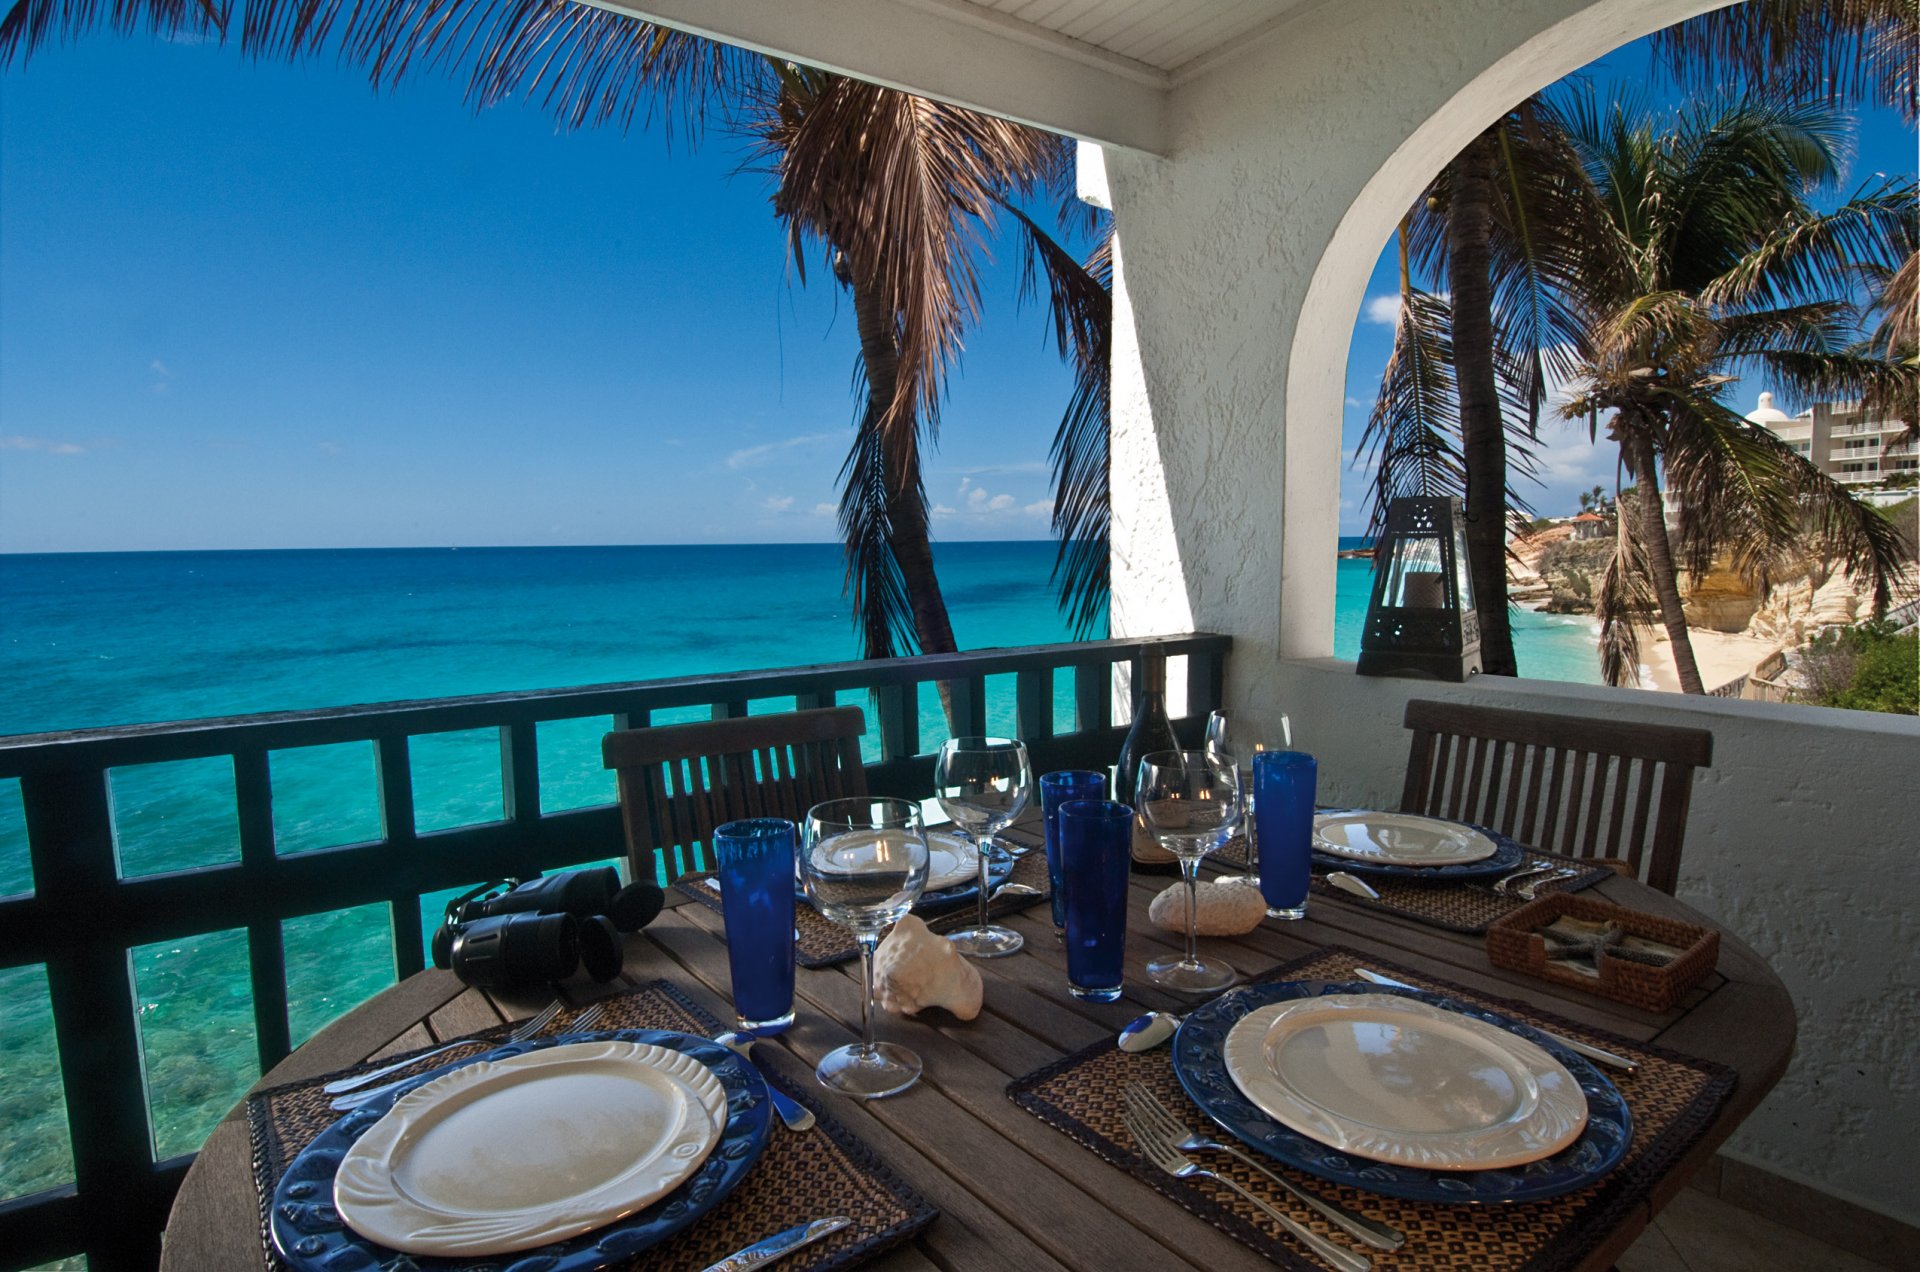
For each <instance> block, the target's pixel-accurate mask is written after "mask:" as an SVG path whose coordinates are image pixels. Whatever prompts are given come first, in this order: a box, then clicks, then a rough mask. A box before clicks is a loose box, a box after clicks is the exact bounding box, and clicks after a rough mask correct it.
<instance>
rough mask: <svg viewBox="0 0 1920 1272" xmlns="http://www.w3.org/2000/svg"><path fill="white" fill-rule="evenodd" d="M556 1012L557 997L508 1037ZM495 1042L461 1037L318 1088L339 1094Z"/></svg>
mask: <svg viewBox="0 0 1920 1272" xmlns="http://www.w3.org/2000/svg"><path fill="white" fill-rule="evenodd" d="M559 1014H560V1000H559V999H555V1000H554V1001H553V1002H551V1003H548V1004H547V1009H546V1010H545V1011H543V1012H541V1013H540V1014H539V1015H537V1016H533V1017H531V1018H529V1019H528V1020H527V1021H526V1022H525V1023H523V1024H521V1025H520V1026H519V1027H518V1028H516V1029H515V1030H514V1031H513V1032H512V1033H511V1034H509V1035H508V1040H509V1041H511V1042H518V1041H520V1039H522V1038H525V1037H528V1036H530V1035H532V1034H535V1033H538V1032H539V1031H540V1030H541V1029H543V1028H545V1027H546V1024H547V1022H548V1021H550V1020H552V1019H553V1018H554V1017H555V1016H557V1015H559ZM522 1030H524V1031H525V1032H522ZM497 1045H498V1044H497V1043H490V1042H479V1041H476V1040H475V1039H472V1038H462V1039H460V1040H459V1041H458V1042H450V1043H448V1044H447V1045H446V1046H444V1047H435V1048H434V1049H433V1050H432V1051H423V1052H421V1053H420V1054H419V1055H417V1056H409V1057H407V1058H406V1059H405V1060H398V1061H395V1062H394V1063H393V1064H390V1065H387V1066H385V1067H384V1068H379V1069H375V1070H374V1071H373V1072H371V1073H360V1074H355V1075H354V1076H353V1077H351V1078H338V1079H336V1080H334V1081H332V1082H329V1083H327V1084H326V1085H325V1086H323V1087H321V1088H320V1089H321V1090H322V1091H325V1092H326V1093H327V1094H328V1095H341V1094H344V1093H345V1092H348V1091H358V1090H359V1089H360V1088H361V1087H363V1086H365V1085H367V1084H368V1083H369V1082H378V1081H379V1080H380V1079H382V1078H384V1077H386V1076H387V1075H388V1074H389V1073H398V1072H400V1070H402V1069H408V1068H411V1067H413V1066H414V1065H416V1064H419V1063H420V1062H421V1061H422V1060H430V1059H432V1058H433V1057H434V1056H438V1055H445V1054H446V1053H447V1052H449V1051H452V1050H454V1049H456V1048H459V1047H491V1046H497Z"/></svg>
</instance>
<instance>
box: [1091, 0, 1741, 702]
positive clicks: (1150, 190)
mask: <svg viewBox="0 0 1920 1272" xmlns="http://www.w3.org/2000/svg"><path fill="white" fill-rule="evenodd" d="M1720 2H1721V0H1598V2H1597V3H1594V2H1592V0H1527V2H1524V3H1514V2H1513V0H1451V2H1450V3H1448V4H1445V5H1434V4H1430V3H1424V2H1423V0H1386V2H1385V3H1377V4H1368V5H1365V6H1352V5H1338V4H1327V5H1322V6H1319V7H1317V8H1313V9H1311V10H1310V11H1308V12H1305V13H1303V14H1302V15H1301V16H1300V17H1299V18H1298V19H1297V21H1296V22H1294V23H1292V24H1289V25H1288V26H1286V27H1283V28H1281V29H1280V30H1278V31H1276V32H1274V33H1273V34H1272V35H1271V36H1269V37H1268V38H1266V39H1264V40H1263V41H1261V42H1260V43H1259V44H1257V45H1255V46H1252V47H1249V48H1248V49H1247V50H1245V51H1243V52H1242V53H1241V54H1240V55H1239V56H1238V57H1236V58H1234V59H1233V60H1231V61H1229V62H1226V63H1224V64H1222V65H1219V66H1216V67H1214V68H1212V69H1211V70H1209V71H1208V72H1207V73H1206V74H1205V75H1204V76H1201V77H1199V78H1197V79H1195V80H1193V81H1191V82H1189V83H1186V84H1183V85H1181V86H1180V87H1179V88H1178V89H1176V90H1175V92H1174V95H1173V98H1172V101H1171V107H1172V109H1171V129H1170V131H1171V133H1172V138H1173V141H1172V145H1171V147H1170V152H1171V153H1170V156H1169V157H1168V158H1165V159H1157V158H1153V157H1150V156H1143V155H1138V154H1131V153H1127V152H1121V151H1111V150H1110V151H1108V152H1107V153H1106V155H1105V162H1106V170H1107V173H1106V175H1107V186H1108V193H1109V196H1110V198H1111V201H1112V206H1113V210H1114V215H1115V218H1116V226H1117V230H1118V236H1119V243H1120V254H1119V255H1120V266H1119V269H1118V271H1117V277H1116V323H1115V326H1116V330H1115V355H1114V437H1113V456H1114V465H1113V472H1114V528H1113V536H1114V606H1113V617H1114V627H1115V632H1116V634H1144V633H1148V632H1154V631H1178V630H1193V629H1202V630H1219V631H1226V632H1229V633H1231V634H1232V635H1233V636H1234V638H1235V640H1236V647H1235V655H1234V658H1233V667H1234V671H1233V673H1232V679H1231V682H1230V684H1229V695H1230V697H1233V698H1235V700H1237V701H1241V702H1242V703H1243V704H1244V705H1246V706H1249V707H1252V708H1253V709H1255V710H1261V709H1263V708H1266V709H1273V708H1277V706H1278V705H1279V704H1277V703H1276V704H1266V703H1263V702H1261V701H1260V699H1261V696H1262V689H1261V685H1262V683H1263V672H1264V670H1265V668H1267V667H1269V666H1270V665H1271V662H1272V660H1273V659H1275V658H1278V657H1292V658H1312V657H1325V656H1328V655H1330V654H1331V653H1332V650H1333V608H1334V579H1335V574H1336V561H1335V552H1336V548H1337V535H1338V518H1339V498H1340V496H1339V485H1340V472H1341V454H1340V420H1341V416H1342V405H1343V397H1344V382H1345V368H1346V360H1347V350H1348V345H1349V343H1350V338H1351V335H1352V330H1353V323H1354V320H1355V318H1356V316H1357V315H1358V312H1359V307H1360V304H1361V302H1362V299H1363V296H1364V292H1365V288H1366V284H1367V280H1368V277H1369V275H1370V273H1371V270H1372V267H1373V264H1374V262H1375V260H1376V259H1377V256H1378V254H1379V251H1380V247H1381V245H1382V244H1383V243H1384V242H1385V241H1386V240H1387V238H1388V237H1389V235H1390V234H1391V233H1392V230H1393V228H1394V226H1395V224H1396V223H1397V221H1398V220H1399V217H1400V215H1401V212H1402V211H1403V210H1404V209H1405V208H1406V207H1407V205H1408V204H1409V203H1410V202H1411V201H1412V200H1413V199H1414V198H1415V197H1416V196H1417V195H1418V193H1419V191H1420V189H1421V188H1422V187H1423V186H1424V185H1425V183H1426V182H1427V181H1428V180H1429V179H1430V178H1431V177H1432V175H1433V174H1434V173H1435V172H1437V171H1438V170H1439V169H1440V167H1441V166H1442V165H1443V164H1444V163H1446V162H1447V160H1448V159H1449V158H1450V157H1451V156H1452V155H1454V154H1455V153H1457V152H1458V151H1459V149H1460V148H1461V147H1462V146H1463V145H1464V144H1465V143H1466V142H1467V141H1468V140H1469V139H1470V138H1471V137H1472V136H1473V135H1474V134H1475V133H1477V132H1478V131H1480V130H1481V129H1483V128H1484V127H1486V125H1487V124H1488V123H1490V122H1492V121H1493V120H1494V119H1495V118H1497V117H1498V116H1499V115H1500V113H1501V112H1503V111H1505V110H1507V109H1510V108H1511V107H1512V106H1513V104H1514V103H1516V102H1518V101H1520V100H1522V99H1523V98H1525V97H1526V96H1527V95H1528V94H1530V93H1532V92H1535V91H1537V90H1538V89H1540V88H1543V87H1545V86H1546V85H1548V84H1551V83H1552V82H1554V81H1555V80H1557V79H1559V78H1561V77H1562V76H1564V75H1566V74H1568V73H1569V72H1572V71H1574V70H1577V69H1578V68H1579V67H1581V66H1583V65H1585V64H1586V63H1587V62H1590V61H1592V60H1593V59H1594V58H1596V57H1599V56H1601V55H1603V54H1605V53H1607V52H1609V51H1611V50H1613V49H1615V48H1618V47H1619V46H1620V45H1622V44H1625V43H1627V42H1629V41H1631V40H1634V39H1637V38H1639V37H1641V36H1643V35H1646V34H1648V33H1649V32H1652V31H1655V30H1658V29H1660V28H1662V27H1664V26H1668V25H1671V24H1672V23H1674V22H1677V21H1680V20H1682V19H1684V18H1687V17H1691V16H1693V15H1695V14H1698V13H1701V12H1705V11H1706V10H1708V9H1711V8H1715V7H1718V4H1719V3H1720ZM1276 566H1277V568H1276Z"/></svg>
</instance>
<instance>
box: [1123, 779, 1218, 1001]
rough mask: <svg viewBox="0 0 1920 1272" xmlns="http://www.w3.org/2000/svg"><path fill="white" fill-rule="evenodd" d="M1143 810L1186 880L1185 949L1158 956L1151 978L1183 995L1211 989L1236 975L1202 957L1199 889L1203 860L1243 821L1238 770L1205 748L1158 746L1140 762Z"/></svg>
mask: <svg viewBox="0 0 1920 1272" xmlns="http://www.w3.org/2000/svg"><path fill="white" fill-rule="evenodd" d="M1135 792H1136V794H1135V797H1136V798H1137V799H1138V800H1139V801H1140V815H1141V816H1142V817H1143V818H1144V819H1145V820H1146V823H1147V829H1149V830H1151V831H1152V832H1153V835H1154V838H1156V839H1158V840H1159V841H1160V846H1161V847H1163V848H1165V849H1166V850H1167V851H1168V852H1170V853H1172V854H1173V855H1174V856H1176V857H1178V858H1179V859H1180V873H1181V875H1182V876H1183V877H1184V878H1185V879H1186V883H1187V952H1186V956H1185V957H1184V958H1173V957H1164V958H1156V959H1154V960H1153V961H1152V962H1150V963H1148V964H1147V979H1148V980H1150V981H1152V982H1153V983H1154V984H1156V985H1158V986H1160V987H1161V988H1162V989H1170V990H1173V991H1174V992H1176V993H1182V994H1208V993H1212V992H1214V991H1216V990H1221V989H1225V988H1226V987H1227V986H1229V985H1231V984H1233V982H1234V981H1235V980H1236V979H1237V976H1236V974H1235V972H1234V970H1233V969H1232V968H1231V967H1229V966H1227V965H1226V964H1225V963H1221V962H1218V961H1211V960H1207V959H1203V958H1201V957H1200V942H1199V934H1198V932H1197V931H1196V926H1197V922H1198V919H1199V913H1198V909H1197V898H1196V893H1195V888H1196V886H1197V885H1198V883H1199V881H1200V860H1201V858H1203V857H1205V856H1206V855H1207V854H1208V853H1210V852H1212V851H1214V850H1215V849H1217V848H1219V847H1220V845H1222V844H1224V843H1226V842H1227V839H1228V838H1229V837H1230V836H1231V835H1232V834H1233V828H1234V827H1235V826H1236V825H1238V824H1239V822H1240V774H1239V772H1238V771H1237V770H1235V768H1234V767H1233V765H1231V764H1222V763H1220V762H1219V761H1218V760H1216V759H1214V758H1213V757H1212V756H1211V755H1209V754H1207V753H1206V752H1205V751H1156V752H1154V753H1153V754H1152V755H1149V756H1147V757H1146V758H1145V759H1143V760H1141V761H1140V780H1139V782H1138V783H1137V784H1136V786H1135Z"/></svg>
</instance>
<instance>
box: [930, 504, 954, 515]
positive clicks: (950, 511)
mask: <svg viewBox="0 0 1920 1272" xmlns="http://www.w3.org/2000/svg"><path fill="white" fill-rule="evenodd" d="M931 515H932V516H935V517H955V516H958V515H959V512H958V510H957V509H954V508H949V507H947V505H945V504H943V503H937V504H935V505H933V508H932V509H931Z"/></svg>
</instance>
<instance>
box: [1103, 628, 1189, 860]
mask: <svg viewBox="0 0 1920 1272" xmlns="http://www.w3.org/2000/svg"><path fill="white" fill-rule="evenodd" d="M1179 749H1180V739H1179V738H1177V737H1175V736H1174V733H1173V721H1172V720H1171V719H1169V718H1168V716H1167V656H1166V655H1165V654H1163V653H1161V652H1160V651H1159V650H1158V649H1153V650H1149V651H1148V652H1147V655H1146V657H1145V658H1144V659H1143V660H1142V670H1141V676H1140V694H1139V697H1138V700H1137V701H1136V702H1135V703H1134V708H1133V727H1132V728H1130V729H1128V730H1127V740H1126V741H1125V742H1122V743H1121V744H1120V762H1119V764H1118V765H1117V766H1116V769H1115V772H1114V775H1113V789H1114V792H1115V796H1114V797H1115V798H1116V799H1118V800H1119V801H1120V802H1121V803H1123V804H1132V803H1134V795H1135V793H1136V788H1137V785H1138V783H1139V780H1140V761H1141V759H1142V758H1143V757H1145V756H1148V755H1152V754H1153V753H1154V752H1155V751H1177V750H1179ZM1136 807H1137V806H1136ZM1133 869H1134V871H1135V872H1136V873H1138V874H1178V873H1179V871H1180V862H1179V859H1178V858H1176V857H1175V856H1174V855H1173V854H1172V853H1170V852H1168V851H1167V850H1166V849H1165V848H1162V847H1161V846H1160V841H1159V840H1158V839H1155V838H1154V837H1153V832H1152V831H1151V830H1148V829H1147V825H1146V822H1145V821H1144V820H1143V819H1142V818H1141V817H1140V815H1139V814H1138V813H1135V814H1134V818H1133Z"/></svg>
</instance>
